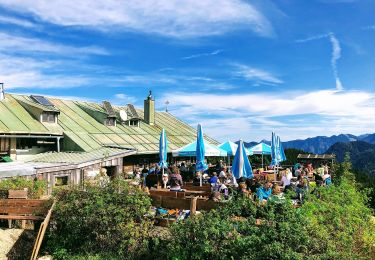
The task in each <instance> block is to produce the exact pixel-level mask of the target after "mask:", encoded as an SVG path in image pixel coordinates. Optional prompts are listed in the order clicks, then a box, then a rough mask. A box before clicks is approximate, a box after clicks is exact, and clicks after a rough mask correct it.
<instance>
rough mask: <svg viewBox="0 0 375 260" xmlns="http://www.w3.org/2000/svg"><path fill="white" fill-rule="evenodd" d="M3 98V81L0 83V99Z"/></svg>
mask: <svg viewBox="0 0 375 260" xmlns="http://www.w3.org/2000/svg"><path fill="white" fill-rule="evenodd" d="M4 99H5V95H4V83H0V101H1V100H4Z"/></svg>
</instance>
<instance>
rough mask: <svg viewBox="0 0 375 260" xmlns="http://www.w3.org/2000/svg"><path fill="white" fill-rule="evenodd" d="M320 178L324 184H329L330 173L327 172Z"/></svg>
mask: <svg viewBox="0 0 375 260" xmlns="http://www.w3.org/2000/svg"><path fill="white" fill-rule="evenodd" d="M322 180H323V183H324V185H330V184H331V183H332V180H331V175H329V174H328V173H326V174H324V175H323V177H322Z"/></svg>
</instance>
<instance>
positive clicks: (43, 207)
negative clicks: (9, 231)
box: [0, 199, 51, 228]
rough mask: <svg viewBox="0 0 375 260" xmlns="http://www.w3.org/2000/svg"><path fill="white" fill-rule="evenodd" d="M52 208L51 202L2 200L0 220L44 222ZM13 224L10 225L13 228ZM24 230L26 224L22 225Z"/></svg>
mask: <svg viewBox="0 0 375 260" xmlns="http://www.w3.org/2000/svg"><path fill="white" fill-rule="evenodd" d="M50 206H51V202H50V201H49V200H36V199H30V200H29V199H2V200H0V219H7V220H31V221H40V220H43V219H44V218H45V216H46V214H47V212H48V209H49V208H50ZM11 225H12V223H11V222H10V223H9V228H11ZM22 226H23V227H22V228H24V223H22Z"/></svg>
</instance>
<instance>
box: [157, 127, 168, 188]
mask: <svg viewBox="0 0 375 260" xmlns="http://www.w3.org/2000/svg"><path fill="white" fill-rule="evenodd" d="M167 152H168V139H167V135H166V133H165V130H164V128H163V130H161V133H160V140H159V159H160V161H159V166H160V167H161V172H162V174H164V168H167V167H168V163H167ZM165 186H166V184H164V188H166V187H165Z"/></svg>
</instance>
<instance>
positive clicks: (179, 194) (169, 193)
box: [150, 189, 185, 198]
mask: <svg viewBox="0 0 375 260" xmlns="http://www.w3.org/2000/svg"><path fill="white" fill-rule="evenodd" d="M150 195H155V196H163V197H172V198H184V197H185V192H183V191H170V190H165V189H159V190H155V189H151V190H150Z"/></svg>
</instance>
